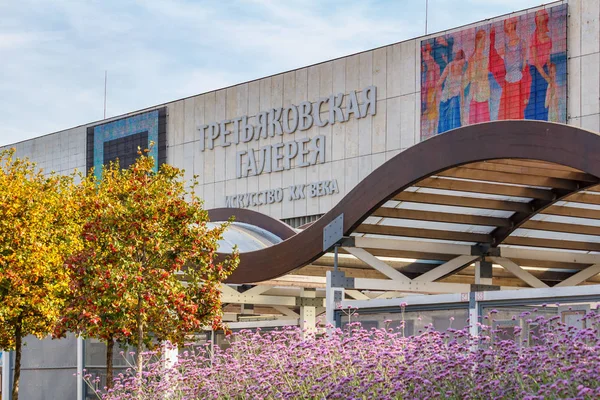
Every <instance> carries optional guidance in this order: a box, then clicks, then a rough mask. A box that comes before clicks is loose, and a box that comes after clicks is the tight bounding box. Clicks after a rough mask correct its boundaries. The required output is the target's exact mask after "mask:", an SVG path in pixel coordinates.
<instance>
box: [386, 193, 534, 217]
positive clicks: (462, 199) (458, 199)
mask: <svg viewBox="0 0 600 400" xmlns="http://www.w3.org/2000/svg"><path fill="white" fill-rule="evenodd" d="M393 200H396V201H408V202H411V203H420V204H437V205H443V206H455V207H469V208H481V209H486V210H502V211H515V212H530V211H531V207H530V206H529V205H527V203H521V202H516V201H506V200H490V199H482V198H477V197H466V196H448V195H443V194H433V193H423V192H402V193H399V194H397V195H396V196H395V197H394V198H393Z"/></svg>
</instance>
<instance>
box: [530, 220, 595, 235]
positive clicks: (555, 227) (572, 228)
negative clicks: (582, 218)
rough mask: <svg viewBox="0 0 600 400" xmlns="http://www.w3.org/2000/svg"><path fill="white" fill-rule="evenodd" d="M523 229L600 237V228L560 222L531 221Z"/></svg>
mask: <svg viewBox="0 0 600 400" xmlns="http://www.w3.org/2000/svg"><path fill="white" fill-rule="evenodd" d="M521 228H525V229H535V230H538V231H551V232H562V233H575V234H581V235H600V226H590V225H577V224H563V223H560V222H546V221H536V220H529V221H527V222H525V223H524V224H523V225H522V226H521Z"/></svg>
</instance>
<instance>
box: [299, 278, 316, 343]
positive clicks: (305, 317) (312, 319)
mask: <svg viewBox="0 0 600 400" xmlns="http://www.w3.org/2000/svg"><path fill="white" fill-rule="evenodd" d="M300 297H302V298H311V299H314V298H316V297H317V291H316V290H315V289H302V293H301V295H300ZM300 329H301V330H302V332H303V335H304V336H306V337H309V336H311V335H314V334H315V333H316V332H317V307H315V306H311V305H308V304H307V305H301V306H300Z"/></svg>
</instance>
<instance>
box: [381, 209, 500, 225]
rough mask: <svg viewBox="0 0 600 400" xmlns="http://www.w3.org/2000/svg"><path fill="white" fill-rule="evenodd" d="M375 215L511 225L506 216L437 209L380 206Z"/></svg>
mask: <svg viewBox="0 0 600 400" xmlns="http://www.w3.org/2000/svg"><path fill="white" fill-rule="evenodd" d="M371 215H372V216H374V217H384V218H400V219H410V220H416V221H433V222H447V223H452V224H467V225H483V226H506V227H508V226H510V221H509V220H508V219H506V218H497V217H485V216H480V215H469V214H454V213H444V212H436V211H418V210H406V209H402V208H389V207H380V208H378V209H377V210H375V212H374V213H373V214H371Z"/></svg>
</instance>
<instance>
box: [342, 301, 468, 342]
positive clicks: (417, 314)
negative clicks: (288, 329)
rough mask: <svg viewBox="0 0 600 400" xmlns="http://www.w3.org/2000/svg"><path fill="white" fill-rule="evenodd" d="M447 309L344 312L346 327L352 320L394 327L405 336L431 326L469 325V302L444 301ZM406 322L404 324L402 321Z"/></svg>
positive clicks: (370, 325) (440, 328)
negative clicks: (460, 303) (467, 304)
mask: <svg viewBox="0 0 600 400" xmlns="http://www.w3.org/2000/svg"><path fill="white" fill-rule="evenodd" d="M441 307H443V308H444V309H439V310H436V309H431V308H415V307H397V308H393V309H392V308H386V309H363V310H352V309H348V310H343V311H340V316H341V319H340V322H341V325H340V326H341V327H342V329H346V328H347V326H348V324H349V323H354V322H359V323H360V325H361V326H362V327H363V328H364V329H371V328H375V329H381V328H385V329H394V330H399V331H400V332H402V334H403V335H404V336H413V335H418V334H420V333H422V332H423V331H425V329H427V327H428V326H430V327H432V328H433V329H434V330H436V331H439V332H445V331H447V330H448V329H449V328H452V329H457V330H458V329H463V328H465V327H466V326H468V319H469V310H468V309H467V308H466V305H457V306H454V305H448V304H444V305H442V306H441ZM403 321H404V323H402V322H403Z"/></svg>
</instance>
